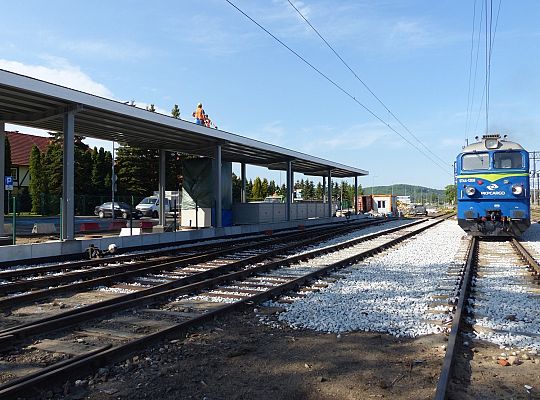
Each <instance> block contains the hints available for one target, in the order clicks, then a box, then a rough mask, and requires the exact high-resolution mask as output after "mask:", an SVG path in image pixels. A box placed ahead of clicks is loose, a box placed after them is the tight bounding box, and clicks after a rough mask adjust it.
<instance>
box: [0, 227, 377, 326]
mask: <svg viewBox="0 0 540 400" xmlns="http://www.w3.org/2000/svg"><path fill="white" fill-rule="evenodd" d="M380 223H382V222H381V221H368V222H359V223H352V224H346V225H345V226H343V225H341V226H337V227H336V226H334V227H324V228H319V229H311V230H308V231H301V232H298V231H295V232H288V233H284V234H280V235H277V236H276V237H272V236H270V237H268V236H262V237H256V238H248V239H237V240H233V241H227V242H226V243H222V242H220V243H214V244H213V245H211V246H210V248H209V245H208V244H205V245H197V246H191V247H181V248H179V249H176V250H173V249H166V250H160V251H157V252H151V253H150V254H134V255H124V256H120V257H110V258H102V259H92V260H83V261H80V262H77V263H70V264H64V263H63V264H54V265H47V266H42V267H35V266H32V267H29V268H19V269H15V270H8V271H3V272H0V279H3V284H1V285H0V296H3V297H0V310H2V311H4V313H6V312H10V310H11V309H12V308H13V307H20V306H21V305H24V304H28V303H30V302H32V303H35V302H37V301H41V303H43V302H45V301H49V300H50V299H51V297H52V298H53V300H52V302H53V303H54V302H56V303H57V304H61V306H62V305H63V306H62V307H66V306H67V305H68V303H67V302H66V299H67V298H69V297H70V294H72V293H81V292H83V291H84V290H87V291H88V290H92V288H95V287H98V286H102V287H104V286H107V287H110V288H112V289H113V290H111V291H110V292H109V296H113V297H114V296H115V295H118V294H122V292H124V293H125V292H134V291H135V292H139V291H143V290H151V287H152V286H160V285H166V284H168V283H169V284H172V285H174V284H175V282H177V281H178V280H182V283H190V282H192V281H194V280H200V279H205V278H208V277H210V276H212V274H215V273H223V271H224V270H227V269H234V268H237V267H241V266H242V265H246V263H251V262H254V261H256V260H257V257H265V254H266V253H271V252H279V251H280V250H279V249H287V248H289V249H294V248H295V246H302V245H305V244H306V243H309V242H310V241H311V242H316V241H318V240H325V239H326V238H329V237H332V235H339V234H346V233H347V232H351V231H354V230H356V229H362V228H364V227H367V226H372V225H374V224H380ZM242 260H243V261H242ZM162 289H163V288H162V287H159V288H158V290H162ZM114 292H116V293H114ZM147 293H148V292H147ZM59 296H63V297H61V298H60V297H59ZM104 296H105V295H104ZM55 297H56V300H55V299H54V298H55ZM86 297H88V296H86ZM105 297H106V296H105ZM85 301H87V300H86V298H83V299H82V303H84V302H85ZM76 304H77V303H76V301H75V304H74V305H73V306H75V305H76ZM1 328H2V325H0V329H1Z"/></svg>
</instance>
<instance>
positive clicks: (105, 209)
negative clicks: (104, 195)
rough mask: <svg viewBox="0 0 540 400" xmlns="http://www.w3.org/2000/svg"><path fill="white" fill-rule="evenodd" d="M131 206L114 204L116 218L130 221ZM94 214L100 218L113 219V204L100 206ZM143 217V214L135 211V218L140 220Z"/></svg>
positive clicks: (108, 203)
mask: <svg viewBox="0 0 540 400" xmlns="http://www.w3.org/2000/svg"><path fill="white" fill-rule="evenodd" d="M131 213H132V211H131V206H130V205H129V204H127V203H122V202H116V201H115V202H114V217H115V218H123V219H129V218H130V216H131ZM94 214H96V215H97V216H98V217H99V218H105V217H111V215H112V210H111V202H110V201H109V202H107V203H103V204H102V205H100V206H96V208H95V209H94ZM141 217H142V213H141V212H140V211H139V210H137V209H133V218H134V219H139V218H141Z"/></svg>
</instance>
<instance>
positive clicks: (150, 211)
mask: <svg viewBox="0 0 540 400" xmlns="http://www.w3.org/2000/svg"><path fill="white" fill-rule="evenodd" d="M135 208H136V209H137V210H139V211H140V212H141V213H142V215H143V216H145V217H152V218H158V217H159V197H157V196H149V197H145V198H144V199H142V201H141V202H140V203H139V204H137V206H136V207H135ZM170 209H171V205H170V201H169V199H167V198H166V199H165V212H166V213H168V212H169V211H170Z"/></svg>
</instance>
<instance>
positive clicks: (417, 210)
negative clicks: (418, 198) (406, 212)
mask: <svg viewBox="0 0 540 400" xmlns="http://www.w3.org/2000/svg"><path fill="white" fill-rule="evenodd" d="M412 214H413V215H424V216H426V217H427V215H428V212H427V210H426V207H425V206H423V205H417V206H414V208H413V209H412Z"/></svg>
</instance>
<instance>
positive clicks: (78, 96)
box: [0, 69, 368, 178]
mask: <svg viewBox="0 0 540 400" xmlns="http://www.w3.org/2000/svg"><path fill="white" fill-rule="evenodd" d="M68 111H76V114H75V133H76V134H77V135H81V136H86V137H92V138H97V139H104V140H114V141H117V142H120V143H122V144H127V145H130V146H138V147H147V148H156V149H164V150H168V151H178V152H182V153H188V154H193V155H198V156H204V157H213V155H214V149H215V146H216V145H217V144H221V146H222V160H223V161H230V162H243V163H246V164H253V165H259V166H263V167H267V168H269V169H277V170H286V169H287V162H288V161H292V164H293V170H294V171H295V172H301V173H304V174H306V175H313V176H325V175H327V174H328V170H331V171H332V176H333V177H338V178H346V177H352V176H360V175H368V172H367V171H365V170H363V169H359V168H354V167H349V166H346V165H343V164H340V163H336V162H332V161H328V160H324V159H321V158H318V157H313V156H310V155H307V154H304V153H300V152H297V151H293V150H289V149H285V148H283V147H279V146H274V145H271V144H268V143H264V142H261V141H258V140H254V139H249V138H246V137H243V136H239V135H235V134H233V133H229V132H225V131H222V130H218V129H213V128H207V127H204V126H199V125H196V124H194V123H191V122H187V121H184V120H181V119H176V118H173V117H170V116H166V115H163V114H159V113H155V112H150V111H147V110H143V109H140V108H137V107H133V106H130V105H127V104H124V103H121V102H118V101H114V100H110V99H106V98H103V97H99V96H95V95H91V94H89V93H84V92H81V91H77V90H73V89H69V88H66V87H63V86H59V85H55V84H52V83H49V82H44V81H41V80H38V79H34V78H30V77H28V76H24V75H19V74H15V73H12V72H8V71H5V70H2V69H0V121H4V122H9V123H14V124H18V125H24V126H31V127H34V128H40V129H45V130H48V131H57V132H62V130H63V116H64V114H65V113H66V112H68Z"/></svg>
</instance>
